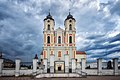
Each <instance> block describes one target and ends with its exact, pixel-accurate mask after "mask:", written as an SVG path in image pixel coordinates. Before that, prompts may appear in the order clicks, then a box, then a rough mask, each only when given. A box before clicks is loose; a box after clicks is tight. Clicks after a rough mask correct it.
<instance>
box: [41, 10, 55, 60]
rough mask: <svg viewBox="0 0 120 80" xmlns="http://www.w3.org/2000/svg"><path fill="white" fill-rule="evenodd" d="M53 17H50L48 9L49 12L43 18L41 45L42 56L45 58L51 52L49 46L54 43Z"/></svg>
mask: <svg viewBox="0 0 120 80" xmlns="http://www.w3.org/2000/svg"><path fill="white" fill-rule="evenodd" d="M54 25H55V22H54V19H53V18H52V16H51V14H50V11H49V14H48V15H47V16H46V18H45V19H44V30H43V34H44V45H43V46H44V47H43V57H44V58H47V57H48V56H49V55H50V54H51V53H52V54H53V51H52V49H49V47H51V48H52V47H53V44H54Z"/></svg>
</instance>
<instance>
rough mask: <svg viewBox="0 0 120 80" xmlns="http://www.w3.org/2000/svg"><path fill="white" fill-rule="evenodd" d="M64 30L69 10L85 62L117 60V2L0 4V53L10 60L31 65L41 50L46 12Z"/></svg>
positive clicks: (20, 0) (12, 0)
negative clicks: (98, 59) (74, 21)
mask: <svg viewBox="0 0 120 80" xmlns="http://www.w3.org/2000/svg"><path fill="white" fill-rule="evenodd" d="M49 9H50V11H51V15H52V16H53V18H54V19H55V28H58V27H62V28H64V20H65V18H66V16H67V15H68V11H69V9H71V14H72V15H73V16H74V18H75V19H76V29H77V32H76V45H77V50H80V51H86V53H87V61H95V60H96V59H97V58H104V59H105V60H109V59H110V58H120V0H0V51H2V52H3V56H4V57H6V58H10V59H13V60H14V59H15V58H21V59H22V60H23V61H32V58H33V57H34V55H35V54H38V56H39V55H40V52H41V51H42V46H43V19H44V18H45V17H46V15H48V11H49Z"/></svg>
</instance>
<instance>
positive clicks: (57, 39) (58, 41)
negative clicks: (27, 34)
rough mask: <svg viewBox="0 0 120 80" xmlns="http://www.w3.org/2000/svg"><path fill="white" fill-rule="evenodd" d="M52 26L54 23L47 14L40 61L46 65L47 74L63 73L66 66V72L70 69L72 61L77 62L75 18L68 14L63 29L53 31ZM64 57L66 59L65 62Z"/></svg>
mask: <svg viewBox="0 0 120 80" xmlns="http://www.w3.org/2000/svg"><path fill="white" fill-rule="evenodd" d="M54 26H55V21H54V19H53V17H52V16H51V14H50V13H49V14H48V15H47V16H46V18H45V19H44V29H43V35H44V41H43V42H44V44H43V51H42V53H41V60H43V63H44V64H45V65H46V67H45V68H46V71H47V72H51V71H52V72H65V67H66V66H67V71H68V70H69V69H72V59H74V60H77V59H76V44H75V34H76V28H75V18H74V17H73V16H72V15H71V13H70V12H69V14H68V16H67V18H66V19H65V21H64V26H65V29H61V28H60V27H59V28H58V29H56V30H55V29H54ZM65 55H67V57H68V58H67V60H66V57H65ZM51 57H52V58H51ZM44 60H47V62H46V61H44ZM66 61H67V62H66Z"/></svg>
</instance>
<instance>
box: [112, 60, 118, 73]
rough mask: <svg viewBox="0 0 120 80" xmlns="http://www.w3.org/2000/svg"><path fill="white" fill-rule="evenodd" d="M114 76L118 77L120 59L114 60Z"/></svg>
mask: <svg viewBox="0 0 120 80" xmlns="http://www.w3.org/2000/svg"><path fill="white" fill-rule="evenodd" d="M113 69H114V75H118V58H114V59H113Z"/></svg>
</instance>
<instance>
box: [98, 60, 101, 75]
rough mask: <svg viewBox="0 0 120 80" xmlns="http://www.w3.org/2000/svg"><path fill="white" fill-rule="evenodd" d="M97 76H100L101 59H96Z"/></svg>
mask: <svg viewBox="0 0 120 80" xmlns="http://www.w3.org/2000/svg"><path fill="white" fill-rule="evenodd" d="M97 68H98V75H102V59H101V58H99V59H97Z"/></svg>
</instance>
